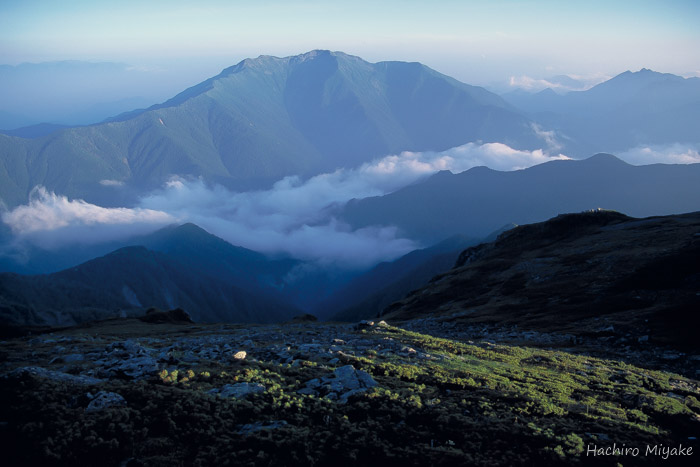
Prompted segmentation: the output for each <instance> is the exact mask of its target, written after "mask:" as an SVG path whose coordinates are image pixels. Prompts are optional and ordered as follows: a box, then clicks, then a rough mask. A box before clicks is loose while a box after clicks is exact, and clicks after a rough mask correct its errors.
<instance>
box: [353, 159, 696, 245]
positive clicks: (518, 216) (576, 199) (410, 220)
mask: <svg viewBox="0 0 700 467" xmlns="http://www.w3.org/2000/svg"><path fill="white" fill-rule="evenodd" d="M698 186H700V164H689V165H663V164H655V165H646V166H632V165H629V164H627V163H625V162H623V161H621V160H620V159H618V158H616V157H615V156H612V155H609V154H598V155H595V156H593V157H590V158H588V159H585V160H580V161H574V160H561V161H551V162H546V163H544V164H540V165H537V166H534V167H530V168H528V169H524V170H518V171H513V172H499V171H496V170H491V169H488V168H486V167H475V168H473V169H470V170H467V171H465V172H462V173H460V174H456V175H455V174H452V173H451V172H448V171H443V172H439V173H437V174H435V175H433V176H432V177H430V178H428V179H427V180H425V181H423V182H421V183H416V184H414V185H412V186H408V187H405V188H403V189H401V190H398V191H396V192H394V193H391V194H388V195H385V196H380V197H373V198H364V199H361V200H352V201H350V202H349V203H348V204H347V205H346V206H345V207H344V209H343V211H342V213H341V217H342V218H343V219H345V220H346V221H347V222H349V223H350V224H351V225H352V226H353V227H356V228H359V227H363V226H367V225H394V226H397V227H399V229H400V231H401V233H402V234H404V235H407V236H408V237H410V238H413V239H416V240H421V241H424V242H426V243H428V244H430V243H434V242H436V241H439V240H440V239H441V238H445V236H450V235H456V234H463V235H470V236H473V237H476V238H482V237H485V236H486V235H488V234H489V233H491V232H493V231H494V230H496V229H498V228H500V227H501V226H503V225H505V224H507V223H514V224H528V223H532V222H541V221H543V220H545V219H548V218H550V217H553V216H556V215H557V214H560V213H563V212H578V211H583V210H587V209H594V208H600V207H602V208H606V209H614V210H617V211H621V212H626V213H628V214H630V215H632V216H635V217H645V216H652V215H664V214H673V213H682V212H691V211H696V210H700V197H698Z"/></svg>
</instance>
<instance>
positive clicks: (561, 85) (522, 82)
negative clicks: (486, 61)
mask: <svg viewBox="0 0 700 467" xmlns="http://www.w3.org/2000/svg"><path fill="white" fill-rule="evenodd" d="M565 76H568V77H569V78H571V79H572V80H575V81H577V82H578V83H577V84H576V85H574V84H573V83H569V84H567V83H566V82H559V81H558V80H557V78H556V77H554V78H548V79H540V78H532V77H530V76H527V75H521V76H511V77H510V79H509V81H508V84H509V85H510V87H512V88H520V89H524V90H526V91H530V92H538V91H542V90H544V89H547V88H551V89H554V90H555V91H561V92H569V91H586V90H588V89H590V88H592V87H593V86H595V85H597V84H600V83H602V82H603V81H607V80H609V79H610V78H611V77H610V76H608V75H604V74H602V73H596V74H592V75H574V74H569V75H565Z"/></svg>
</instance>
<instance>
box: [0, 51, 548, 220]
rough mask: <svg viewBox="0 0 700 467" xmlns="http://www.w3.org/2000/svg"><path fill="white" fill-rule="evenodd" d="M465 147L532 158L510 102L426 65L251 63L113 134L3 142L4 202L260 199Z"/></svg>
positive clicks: (532, 137)
mask: <svg viewBox="0 0 700 467" xmlns="http://www.w3.org/2000/svg"><path fill="white" fill-rule="evenodd" d="M470 141H484V142H488V141H493V142H502V143H506V144H509V145H511V146H515V147H522V148H526V147H532V148H534V147H536V146H538V145H539V142H540V140H539V139H538V137H537V135H536V134H535V133H534V132H533V130H532V127H531V125H530V122H529V120H528V119H527V118H525V117H523V116H522V115H521V114H520V113H518V112H517V111H516V110H515V109H513V108H512V107H511V106H510V105H509V104H507V103H506V102H505V101H504V100H503V99H501V98H500V97H498V96H497V95H495V94H492V93H490V92H488V91H486V90H485V89H483V88H479V87H474V86H469V85H466V84H463V83H461V82H458V81H456V80H454V79H452V78H449V77H447V76H445V75H442V74H440V73H438V72H436V71H434V70H431V69H430V68H428V67H426V66H424V65H421V64H419V63H404V62H380V63H375V64H372V63H368V62H365V61H363V60H361V59H360V58H357V57H353V56H350V55H345V54H343V53H340V52H329V51H313V52H309V53H307V54H304V55H299V56H293V57H286V58H276V57H269V56H261V57H258V58H257V59H247V60H244V61H242V62H240V63H239V64H237V65H235V66H232V67H230V68H227V69H225V70H224V71H223V72H222V73H221V74H219V75H218V76H215V77H213V78H211V79H209V80H207V81H204V82H202V83H200V84H198V85H196V86H194V87H192V88H190V89H187V90H186V91H184V92H182V93H180V94H179V95H177V96H175V97H174V98H172V99H170V100H168V101H167V102H165V103H163V104H159V105H156V106H153V107H151V108H149V109H147V110H139V111H133V112H129V113H126V114H123V115H121V116H119V117H117V118H114V119H112V120H111V121H109V122H106V123H102V124H97V125H92V126H87V127H76V128H67V129H63V130H58V131H55V132H53V133H51V134H49V135H46V136H43V137H37V138H34V139H24V138H18V137H11V136H7V135H0V155H2V158H1V160H0V164H1V165H0V167H1V168H2V170H0V199H2V200H3V202H4V203H5V204H6V205H8V206H10V207H11V206H14V205H17V204H20V203H22V202H25V201H26V199H27V194H28V193H29V190H31V189H32V188H33V187H34V186H36V185H44V186H46V187H47V188H48V189H49V190H53V191H56V192H58V193H61V194H64V195H67V196H69V197H73V198H75V197H79V198H83V199H86V200H88V201H90V200H95V199H99V200H101V201H104V198H105V194H104V193H105V192H106V193H112V192H113V191H114V188H113V187H103V186H101V185H100V184H99V182H100V181H101V180H116V181H119V182H125V183H126V184H127V186H130V187H132V188H134V189H136V190H137V191H138V190H143V189H151V188H154V187H156V186H159V185H160V184H161V183H162V182H163V181H164V180H166V179H167V178H169V177H170V176H172V175H181V176H188V175H189V176H203V177H205V178H206V179H207V180H210V181H214V182H218V183H222V184H224V185H227V186H236V187H239V188H240V187H243V188H249V187H259V186H261V185H263V184H267V183H270V182H271V181H275V180H278V179H280V178H282V177H284V176H286V175H302V176H304V175H312V174H316V173H319V172H323V171H328V170H333V169H335V168H338V167H349V166H355V165H358V164H359V163H361V162H365V161H368V160H371V159H373V158H376V157H378V156H383V155H386V154H390V153H396V152H399V151H402V150H414V151H422V150H437V151H439V150H444V149H448V148H450V147H454V146H457V145H460V144H463V143H466V142H470Z"/></svg>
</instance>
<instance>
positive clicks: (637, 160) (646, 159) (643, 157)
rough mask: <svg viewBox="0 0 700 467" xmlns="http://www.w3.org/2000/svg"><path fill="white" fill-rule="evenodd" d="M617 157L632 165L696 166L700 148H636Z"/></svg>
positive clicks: (682, 146)
mask: <svg viewBox="0 0 700 467" xmlns="http://www.w3.org/2000/svg"><path fill="white" fill-rule="evenodd" d="M617 156H618V157H619V158H620V159H622V160H623V161H625V162H627V163H628V164H632V165H646V164H697V163H700V146H698V145H694V144H680V143H675V144H667V145H654V146H638V147H636V148H632V149H629V150H627V151H625V152H621V153H619V154H618V155H617Z"/></svg>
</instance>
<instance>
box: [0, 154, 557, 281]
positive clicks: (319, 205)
mask: <svg viewBox="0 0 700 467" xmlns="http://www.w3.org/2000/svg"><path fill="white" fill-rule="evenodd" d="M562 158H565V156H563V155H557V156H550V155H548V154H546V153H545V152H543V151H542V150H535V151H521V150H516V149H513V148H510V147H508V146H506V145H504V144H499V143H489V144H483V145H479V144H474V143H469V144H465V145H462V146H459V147H456V148H452V149H449V150H447V151H443V152H403V153H401V154H397V155H390V156H386V157H384V158H381V159H378V160H376V161H373V162H371V163H366V164H363V165H362V166H360V167H357V168H353V169H339V170H336V171H335V172H332V173H325V174H320V175H316V176H314V177H311V178H310V179H308V180H302V179H300V178H299V177H286V178H284V179H282V180H280V181H278V182H277V183H275V185H274V186H273V187H272V188H271V189H269V190H263V191H250V192H240V193H236V192H231V191H229V190H227V189H225V188H223V187H221V186H218V185H214V186H211V185H209V184H207V183H206V181H204V180H202V179H183V178H179V177H174V178H173V179H171V180H170V181H169V182H168V183H167V184H166V185H165V186H164V187H163V188H162V189H160V190H157V191H155V192H153V193H150V194H148V195H147V196H145V197H143V198H142V199H141V200H140V201H139V203H138V204H137V206H135V207H132V208H104V207H101V206H96V205H93V204H89V203H86V202H85V201H81V200H68V199H67V198H66V197H64V196H61V195H58V194H54V193H50V192H48V191H46V190H45V189H44V188H37V189H36V190H35V192H34V193H33V195H32V198H31V200H30V202H29V204H27V205H23V206H19V207H17V208H15V209H13V210H12V211H8V212H5V213H4V214H3V215H2V220H3V222H5V223H6V224H8V225H9V226H10V227H11V228H12V231H13V232H14V233H15V234H16V235H17V236H18V237H19V238H21V239H23V240H26V241H29V242H32V243H34V244H37V245H39V246H42V247H44V248H53V247H58V246H62V245H66V244H70V243H85V242H88V243H94V242H101V241H111V240H118V239H126V238H128V237H129V236H133V235H138V234H143V233H147V232H149V231H153V230H156V229H157V228H160V227H162V226H164V225H166V224H170V223H182V222H193V223H195V224H197V225H200V226H201V227H203V228H204V229H206V230H208V231H209V232H211V233H213V234H214V235H217V236H220V237H222V238H223V239H225V240H227V241H229V242H231V243H232V244H234V245H240V246H243V247H246V248H249V249H252V250H256V251H260V252H263V253H268V254H285V255H290V256H293V257H295V258H299V259H303V260H308V261H314V262H320V263H334V264H336V265H339V266H344V267H348V268H362V267H367V266H370V265H372V264H375V263H377V262H379V261H385V260H391V259H394V258H396V257H399V256H401V255H403V254H405V253H408V252H409V251H411V250H413V249H415V248H418V247H420V246H421V245H417V244H416V243H415V242H413V241H412V240H411V239H408V238H402V237H401V233H400V232H397V231H396V229H395V228H393V227H391V226H374V227H368V228H363V229H359V230H351V229H350V228H349V227H348V226H347V225H344V224H343V223H342V222H340V221H338V220H337V219H335V218H334V217H333V212H334V207H336V206H339V205H342V204H344V203H345V202H347V201H348V200H350V199H352V198H364V197H367V196H377V195H383V194H386V193H389V192H392V191H395V190H397V189H399V188H401V187H403V186H406V185H407V184H410V183H413V182H415V181H417V180H420V179H421V178H425V177H427V176H429V175H431V174H433V173H435V172H437V171H440V170H451V171H453V172H461V171H464V170H467V169H470V168H472V167H475V166H488V167H491V168H493V169H496V170H515V169H522V168H526V167H530V166H532V165H535V164H539V163H543V162H547V161H549V160H552V159H562ZM115 188H118V187H115Z"/></svg>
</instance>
